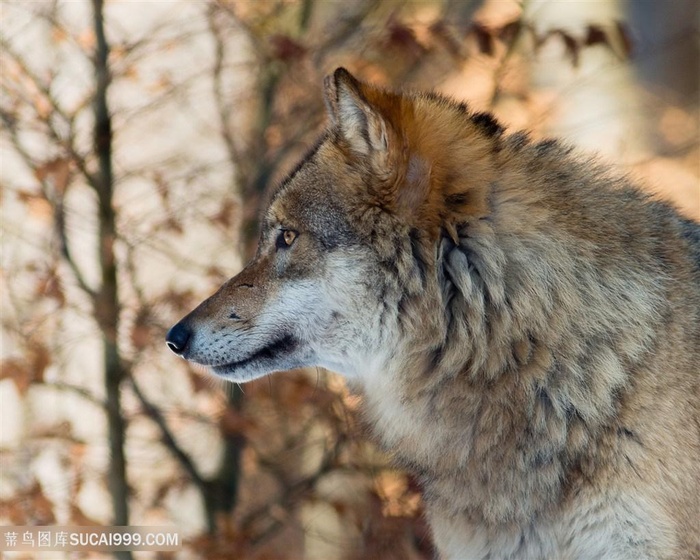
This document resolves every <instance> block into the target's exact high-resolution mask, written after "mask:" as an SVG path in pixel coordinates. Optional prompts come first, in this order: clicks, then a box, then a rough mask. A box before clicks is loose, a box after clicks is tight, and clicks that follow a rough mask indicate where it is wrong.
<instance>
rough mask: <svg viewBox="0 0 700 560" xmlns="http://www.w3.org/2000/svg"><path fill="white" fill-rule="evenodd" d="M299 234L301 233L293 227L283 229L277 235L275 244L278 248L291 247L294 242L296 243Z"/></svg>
mask: <svg viewBox="0 0 700 560" xmlns="http://www.w3.org/2000/svg"><path fill="white" fill-rule="evenodd" d="M297 235H299V234H298V233H297V232H296V231H294V230H292V229H283V230H282V231H280V233H279V235H278V236H277V241H276V242H275V246H276V247H277V248H278V249H286V248H287V247H291V246H292V243H294V240H295V239H296V238H297Z"/></svg>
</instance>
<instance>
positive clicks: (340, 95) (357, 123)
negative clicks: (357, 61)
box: [323, 68, 389, 155]
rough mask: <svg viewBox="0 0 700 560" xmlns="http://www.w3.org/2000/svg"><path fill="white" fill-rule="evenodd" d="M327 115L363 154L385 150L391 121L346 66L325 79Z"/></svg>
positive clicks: (348, 141) (357, 150)
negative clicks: (374, 104)
mask: <svg viewBox="0 0 700 560" xmlns="http://www.w3.org/2000/svg"><path fill="white" fill-rule="evenodd" d="M323 85H324V96H325V102H326V108H327V109H328V116H329V117H330V119H331V122H332V124H333V125H334V126H337V127H338V129H339V130H340V133H341V135H342V136H343V138H344V139H345V140H346V141H347V143H348V144H349V145H350V148H351V149H352V150H353V151H355V152H357V153H359V154H362V155H369V154H371V153H373V152H374V153H376V152H386V151H387V149H388V144H389V141H388V134H387V128H388V124H387V122H386V120H385V119H384V117H383V116H382V115H381V114H380V113H379V111H377V109H376V108H374V107H372V106H371V105H370V103H369V102H368V101H367V99H366V98H365V96H364V95H363V94H362V86H361V84H360V82H358V81H357V80H356V79H355V78H354V76H353V75H352V74H350V72H348V71H347V70H346V69H345V68H338V69H337V70H336V71H335V72H333V74H331V75H328V76H326V78H325V80H324V81H323Z"/></svg>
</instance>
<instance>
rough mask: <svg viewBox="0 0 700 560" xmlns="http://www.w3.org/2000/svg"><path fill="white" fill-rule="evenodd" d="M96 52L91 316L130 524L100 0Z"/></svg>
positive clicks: (116, 479) (123, 518)
mask: <svg viewBox="0 0 700 560" xmlns="http://www.w3.org/2000/svg"><path fill="white" fill-rule="evenodd" d="M92 5H93V24H94V31H95V39H96V50H95V58H94V64H95V82H96V86H95V96H94V98H93V111H94V117H95V128H94V139H93V140H94V149H95V154H96V156H97V160H98V171H97V174H96V176H95V186H96V190H97V198H98V218H99V232H98V235H99V237H98V245H99V248H98V251H99V261H100V271H101V283H100V287H99V290H98V292H97V294H96V297H95V316H96V318H97V322H98V324H99V327H100V330H101V332H102V354H103V358H104V368H105V390H106V399H107V422H108V426H109V450H110V458H111V461H110V466H109V475H108V481H109V490H110V493H111V495H112V506H113V511H114V520H113V523H114V524H115V525H128V524H129V506H128V498H129V489H128V485H127V482H126V458H125V456H124V438H125V431H126V426H125V422H124V417H123V416H122V407H121V385H122V381H123V380H124V378H125V377H126V371H125V369H124V364H123V362H122V360H121V355H120V352H119V345H118V337H117V333H118V325H119V292H118V286H117V265H116V261H115V257H114V242H115V240H116V236H117V232H116V216H115V212H114V208H113V206H112V194H113V193H112V188H113V174H112V123H111V116H110V114H109V108H108V104H107V89H108V87H109V78H110V77H109V69H108V66H107V63H108V57H109V44H108V43H107V39H106V37H105V32H104V17H103V0H92ZM115 556H116V557H117V558H120V559H123V560H130V559H131V553H130V552H117V553H115Z"/></svg>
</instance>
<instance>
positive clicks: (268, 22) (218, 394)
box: [0, 0, 700, 560]
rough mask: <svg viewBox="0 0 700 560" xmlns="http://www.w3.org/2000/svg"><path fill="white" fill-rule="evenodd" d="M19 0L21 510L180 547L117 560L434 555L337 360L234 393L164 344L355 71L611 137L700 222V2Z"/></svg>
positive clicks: (5, 129)
mask: <svg viewBox="0 0 700 560" xmlns="http://www.w3.org/2000/svg"><path fill="white" fill-rule="evenodd" d="M0 11H1V13H0V16H1V17H0V57H1V58H0V62H1V74H0V87H1V89H0V116H1V117H2V123H1V125H0V126H1V129H0V150H1V168H0V172H1V175H0V187H1V191H0V201H1V205H2V210H1V216H2V226H1V231H2V256H1V268H0V297H1V298H2V315H1V327H2V350H1V357H2V370H1V378H0V524H1V525H91V524H95V525H163V526H166V527H171V528H176V529H177V530H178V531H179V532H180V534H181V535H182V536H183V537H184V538H185V540H186V542H185V546H184V547H183V549H182V550H181V551H180V552H171V553H153V552H148V553H147V552H141V553H138V552H137V553H133V554H130V553H121V554H120V555H119V557H120V558H124V559H127V558H130V557H134V558H202V559H209V558H211V559H217V558H237V559H256V560H262V559H274V560H277V559H279V560H286V559H301V558H308V559H319V560H321V559H323V560H328V559H336V558H337V559H339V560H354V559H358V560H359V559H375V558H376V559H397V560H398V559H402V560H403V559H408V560H412V559H416V560H417V559H427V558H431V557H432V554H433V551H432V545H431V541H430V535H429V533H428V531H427V529H426V526H425V523H424V521H423V519H422V517H421V511H422V505H421V498H420V493H419V489H418V488H417V486H416V485H415V483H414V482H413V481H412V480H411V479H410V477H408V476H407V475H406V474H404V473H403V472H401V471H399V470H397V469H395V468H394V467H392V466H391V464H390V462H389V460H388V457H386V456H385V455H384V454H382V453H380V452H379V451H378V450H377V449H376V448H375V446H374V445H373V443H372V439H371V438H370V437H369V431H368V427H367V426H366V425H365V424H364V423H363V420H362V416H361V401H362V398H361V396H359V395H354V394H351V393H350V392H348V390H347V389H346V387H345V384H344V382H343V380H342V379H341V378H339V377H337V376H335V375H333V374H331V373H328V372H325V371H322V370H310V371H306V370H305V371H296V372H292V373H285V374H277V375H274V376H272V377H269V378H266V379H262V380H259V381H255V382H252V383H249V384H247V385H245V386H243V387H238V386H236V385H225V384H222V383H220V382H217V381H216V380H214V379H213V378H211V377H209V376H208V375H207V374H206V372H204V371H200V370H197V369H196V368H195V367H193V366H192V365H189V364H187V363H185V362H184V361H183V360H180V359H177V358H176V356H174V355H173V354H172V353H170V352H168V351H167V349H166V347H165V345H164V343H163V337H164V334H165V332H166V330H167V328H168V327H169V326H170V325H172V324H173V323H174V322H175V321H176V320H178V319H179V318H180V317H181V316H183V315H184V314H185V313H186V312H188V311H189V310H191V309H192V308H193V307H194V306H195V305H196V304H197V303H199V302H200V301H201V300H202V299H204V298H205V297H206V296H208V295H210V294H211V293H212V292H213V291H214V290H215V289H216V288H217V287H218V286H219V285H220V284H221V283H222V282H223V281H225V280H226V279H227V278H229V277H230V276H232V275H234V274H235V273H237V272H238V271H239V270H240V269H241V267H242V265H243V263H244V262H245V261H246V259H247V257H248V256H249V255H250V254H251V252H252V251H253V250H254V247H255V240H256V235H257V218H258V215H259V211H260V208H261V204H263V203H264V202H263V201H264V199H265V194H266V192H267V191H268V189H269V188H271V187H274V185H275V184H276V182H278V181H279V180H280V178H282V177H284V174H285V173H286V172H287V171H288V170H289V169H290V167H291V166H293V164H294V162H295V160H296V159H297V158H299V157H300V156H301V155H302V154H303V153H304V151H305V150H306V149H307V148H308V147H309V146H310V145H311V144H312V143H313V139H314V137H315V136H316V135H317V134H318V133H319V131H321V130H322V129H323V126H324V119H325V116H324V109H323V101H322V95H321V83H322V79H323V76H324V75H325V74H327V73H329V72H331V71H333V70H334V69H335V68H336V67H338V66H345V67H347V68H348V69H349V70H350V71H351V72H353V73H355V74H356V75H357V76H358V77H359V78H361V79H364V80H370V81H372V82H375V83H378V84H381V85H385V86H389V87H408V88H416V89H435V90H437V91H440V92H443V93H445V94H447V95H450V96H453V97H455V98H457V99H460V100H466V101H468V102H469V104H470V106H471V107H472V108H473V109H474V110H478V111H483V110H488V111H493V112H494V113H495V114H496V116H497V117H498V118H499V119H500V120H501V121H502V122H503V123H504V124H505V125H506V126H507V127H508V129H509V130H510V131H516V130H520V129H528V130H530V131H531V132H532V135H533V137H535V138H541V137H545V136H560V137H563V138H565V139H566V140H567V141H568V142H570V143H572V144H574V145H577V146H580V147H582V148H584V149H586V150H589V151H597V152H598V153H599V154H600V157H601V158H602V159H603V160H606V161H608V162H609V163H611V164H612V165H614V166H616V167H617V168H618V170H619V171H620V172H621V173H628V174H630V175H631V176H633V177H635V178H636V179H637V180H638V181H639V183H640V184H641V185H643V187H644V188H645V189H649V190H650V191H652V192H654V193H656V194H658V196H661V197H663V198H666V199H669V200H672V201H673V202H674V203H675V204H676V205H677V206H678V207H679V208H680V209H681V210H682V212H684V213H685V214H686V215H687V216H690V217H692V218H695V219H700V151H699V142H698V140H699V135H698V133H699V126H698V115H699V113H698V110H699V107H698V95H699V93H700V90H699V86H698V74H699V73H698V68H699V67H700V36H699V34H698V22H699V18H700V14H699V13H698V11H699V6H698V3H697V1H696V0H665V1H664V2H657V1H654V0H634V1H633V0H629V1H627V2H625V1H623V0H599V1H589V2H582V1H577V2H573V1H572V2H566V1H547V0H523V1H520V2H516V1H509V0H501V1H493V0H443V1H432V2H428V1H410V2H402V1H400V0H383V1H378V0H357V1H353V2H336V1H327V0H268V1H265V2H254V1H252V0H250V1H236V0H220V1H215V0H200V1H197V2H193V1H186V0H182V1H178V0H169V1H161V2H156V1H152V2H143V1H141V2H139V1H126V0H108V1H106V2H105V3H104V4H103V3H102V0H92V1H90V0H81V1H51V0H42V1H26V0H3V2H2V5H1V6H0ZM58 556H60V554H59V553H55V552H53V553H45V555H44V556H43V557H46V558H49V557H50V558H56V557H58ZM9 557H12V558H34V557H42V556H40V555H39V556H37V554H36V553H31V554H30V553H25V554H24V555H23V554H21V553H15V554H12V555H10V554H8V558H9ZM66 557H70V558H105V557H108V556H107V555H105V554H98V553H80V554H78V553H71V554H70V555H66Z"/></svg>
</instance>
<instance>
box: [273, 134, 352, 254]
mask: <svg viewBox="0 0 700 560" xmlns="http://www.w3.org/2000/svg"><path fill="white" fill-rule="evenodd" d="M333 152H334V149H333V146H332V145H331V139H330V137H329V135H327V134H324V135H323V136H322V137H321V139H320V140H319V141H318V142H317V144H316V145H315V146H314V147H313V148H312V149H311V150H309V152H308V153H307V154H306V156H304V158H303V159H302V160H301V161H300V162H299V164H298V165H297V166H296V168H295V169H294V170H293V171H292V172H291V173H290V174H289V175H288V176H287V177H286V178H285V179H284V181H282V183H281V184H280V185H279V186H278V187H277V188H276V189H275V191H274V192H273V193H272V196H271V198H270V201H269V203H268V205H267V210H266V211H265V213H264V216H263V222H262V230H263V232H266V231H269V230H271V229H292V230H296V231H299V232H310V233H312V234H313V235H314V237H315V238H316V239H318V240H319V241H320V243H321V244H322V245H323V247H324V248H326V249H329V248H334V247H337V246H342V245H351V244H355V243H358V242H359V241H360V235H359V232H358V226H357V224H353V222H352V213H351V212H350V211H349V210H350V208H349V207H350V206H351V199H350V197H349V193H348V188H349V185H348V179H349V177H348V176H347V175H351V173H348V172H347V170H345V171H346V176H345V177H341V175H340V174H341V173H342V168H343V167H344V166H345V164H344V163H343V162H342V161H340V160H339V159H338V158H336V159H335V160H333V159H332V160H331V162H330V163H329V161H328V158H327V157H325V156H327V155H328V154H329V153H330V154H332V155H333V156H337V155H338V154H334V153H333Z"/></svg>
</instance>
